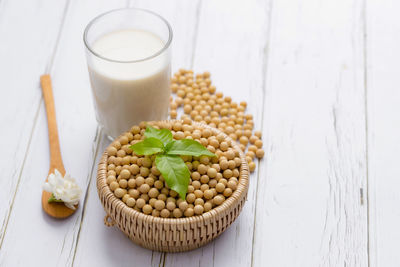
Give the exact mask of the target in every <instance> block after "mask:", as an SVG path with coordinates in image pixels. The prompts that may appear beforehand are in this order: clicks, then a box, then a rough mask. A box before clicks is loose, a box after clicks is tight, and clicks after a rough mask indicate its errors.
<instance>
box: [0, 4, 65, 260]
mask: <svg viewBox="0 0 400 267" xmlns="http://www.w3.org/2000/svg"><path fill="white" fill-rule="evenodd" d="M64 5H65V1H58V2H57V3H56V2H55V1H42V5H38V3H37V2H35V1H29V0H27V1H18V2H16V1H1V2H0V35H1V36H2V38H1V42H0V58H1V61H0V71H1V73H2V77H3V79H2V92H3V97H2V98H1V108H0V109H1V111H2V114H3V115H2V116H0V123H1V125H3V127H2V138H1V140H0V147H1V148H2V149H3V150H4V151H8V152H7V153H6V154H4V156H3V157H2V160H1V161H0V170H1V172H2V177H3V179H0V203H2V204H1V205H0V225H1V226H0V248H2V243H3V239H4V236H5V232H6V229H7V226H8V224H9V215H10V213H11V211H12V209H13V204H14V197H15V194H16V192H17V191H18V187H19V185H20V180H21V169H22V168H23V166H24V164H25V160H26V157H25V155H26V152H27V149H28V148H29V146H30V143H31V132H32V128H33V127H34V125H35V123H36V119H37V114H38V109H39V103H40V101H41V90H40V89H39V75H40V74H41V73H43V72H44V70H45V67H46V65H47V64H48V63H49V62H50V61H51V59H52V56H53V53H52V51H53V47H54V46H55V43H56V40H57V33H58V31H59V28H60V24H61V21H62V18H63V11H64V7H65V6H64ZM0 254H1V252H0Z"/></svg>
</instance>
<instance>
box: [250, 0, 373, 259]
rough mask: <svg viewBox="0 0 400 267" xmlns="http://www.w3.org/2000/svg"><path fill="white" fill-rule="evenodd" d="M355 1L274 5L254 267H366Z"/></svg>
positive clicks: (358, 7) (358, 4)
mask: <svg viewBox="0 0 400 267" xmlns="http://www.w3.org/2000/svg"><path fill="white" fill-rule="evenodd" d="M362 8H363V2H362V1H358V0H354V1H334V2H327V1H323V2H321V1H314V0H311V1H300V2H297V3H296V4H295V3H293V1H274V6H273V9H272V17H271V20H272V21H271V39H270V43H269V52H268V55H269V56H268V67H267V82H266V94H265V99H264V101H265V114H264V118H263V121H264V124H263V131H264V144H266V147H265V150H266V157H267V158H266V164H264V165H261V168H260V179H259V183H258V188H257V190H258V193H257V196H258V200H257V209H256V228H255V232H254V245H253V250H254V253H253V265H254V266H366V265H367V263H368V256H367V231H368V230H367V205H366V202H364V204H363V203H362V202H361V199H360V190H362V191H363V192H364V194H365V193H366V191H367V190H366V168H367V163H366V125H365V120H366V118H365V88H364V66H365V65H364V64H365V62H364V58H363V57H364V53H363V49H364V42H363V41H364V39H363V29H364V20H363V16H362Z"/></svg>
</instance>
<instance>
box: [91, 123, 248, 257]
mask: <svg viewBox="0 0 400 267" xmlns="http://www.w3.org/2000/svg"><path fill="white" fill-rule="evenodd" d="M165 122H167V123H168V122H172V121H165ZM193 125H198V126H201V127H203V128H208V129H210V130H211V131H212V132H213V134H215V135H217V134H220V133H222V132H221V131H220V130H218V129H215V128H212V127H209V126H208V125H206V124H202V123H193ZM222 134H224V133H222ZM224 135H225V134H224ZM225 139H226V141H227V142H229V143H230V145H231V146H232V147H233V148H234V149H235V150H238V151H240V153H239V154H240V159H241V160H242V164H241V166H240V177H239V183H238V187H237V189H236V190H235V191H234V192H233V194H232V196H230V197H229V198H227V199H226V200H225V201H224V202H223V203H222V204H221V205H220V206H218V207H216V208H213V209H211V210H210V211H208V212H206V213H203V214H202V215H198V216H192V217H188V218H160V217H153V216H151V215H146V214H144V213H141V212H138V211H136V210H134V209H132V208H130V207H128V206H127V205H126V204H125V203H124V202H122V200H120V199H118V198H116V197H115V196H114V194H113V192H112V191H111V190H110V188H109V186H108V185H107V182H106V177H107V158H108V156H107V152H104V154H103V156H102V158H101V160H100V163H99V167H98V172H97V191H98V194H99V197H100V201H101V203H102V205H103V207H104V210H105V211H106V213H107V214H108V216H109V217H110V218H111V220H112V221H113V223H115V224H116V225H117V227H118V228H119V229H120V230H121V231H122V232H124V233H125V234H126V235H127V236H128V237H129V238H130V239H131V240H132V241H134V242H135V243H137V244H138V245H140V246H142V247H145V248H148V249H152V250H158V251H164V252H181V251H187V250H192V249H195V248H198V247H200V246H203V245H205V244H207V243H208V242H210V241H211V240H213V239H214V238H216V237H217V236H219V235H220V234H221V233H223V232H224V231H225V230H226V229H227V228H228V226H229V225H231V224H232V223H233V222H234V221H235V219H236V218H237V217H238V215H239V213H240V211H241V210H242V207H243V205H244V202H245V200H246V196H247V191H248V187H249V171H248V165H247V161H246V159H245V157H244V155H243V153H242V152H241V150H240V148H239V146H238V145H237V143H236V142H235V141H233V140H232V139H231V138H230V137H229V136H227V135H225Z"/></svg>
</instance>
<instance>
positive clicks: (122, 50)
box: [89, 29, 170, 138]
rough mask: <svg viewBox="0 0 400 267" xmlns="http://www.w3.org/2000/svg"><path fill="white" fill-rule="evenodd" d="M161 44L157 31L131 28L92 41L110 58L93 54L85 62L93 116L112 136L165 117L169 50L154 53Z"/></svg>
mask: <svg viewBox="0 0 400 267" xmlns="http://www.w3.org/2000/svg"><path fill="white" fill-rule="evenodd" d="M164 45H165V43H164V42H163V41H162V40H161V39H160V38H159V37H158V36H157V35H155V34H153V33H151V32H147V31H142V30H135V29H129V30H120V31H115V32H111V33H108V34H105V35H103V36H101V37H100V38H98V39H97V40H96V41H95V42H94V43H93V45H92V49H93V51H94V52H96V53H97V54H99V55H100V56H102V57H104V58H106V59H111V60H104V59H101V58H99V57H93V58H92V60H91V61H90V62H89V75H90V82H91V85H92V91H93V96H94V103H95V108H96V116H97V120H98V121H99V123H100V124H102V126H103V127H104V129H105V132H106V134H108V135H109V136H111V137H113V138H115V137H117V136H119V135H120V134H121V133H123V132H124V131H127V130H129V129H130V127H131V126H133V125H137V124H139V123H140V122H141V121H150V120H162V119H167V117H168V106H169V96H170V89H169V79H170V60H169V54H168V52H165V51H164V52H163V53H161V54H160V55H157V56H154V55H155V54H156V53H158V52H160V51H161V50H162V49H163V47H164ZM152 56H154V57H153V58H151V59H147V60H143V59H146V58H148V57H152ZM115 61H137V62H130V63H126V62H124V63H120V62H115Z"/></svg>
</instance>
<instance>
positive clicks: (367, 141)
mask: <svg viewBox="0 0 400 267" xmlns="http://www.w3.org/2000/svg"><path fill="white" fill-rule="evenodd" d="M367 41H368V38H367V0H364V1H363V45H364V47H363V50H364V51H363V54H364V55H363V56H364V112H365V164H366V189H365V191H366V192H365V193H366V202H367V260H368V266H371V256H370V252H371V251H370V249H371V247H370V230H371V229H370V227H371V224H370V198H369V149H368V148H369V136H368V133H369V131H368V118H369V116H368V77H367V75H368V69H367V66H368V64H367V63H368V52H367ZM376 256H377V255H376Z"/></svg>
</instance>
